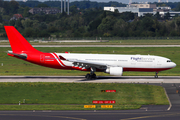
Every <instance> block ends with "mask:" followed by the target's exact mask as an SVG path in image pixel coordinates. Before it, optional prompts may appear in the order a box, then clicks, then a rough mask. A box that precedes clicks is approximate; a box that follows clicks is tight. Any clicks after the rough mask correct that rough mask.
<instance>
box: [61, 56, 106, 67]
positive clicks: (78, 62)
mask: <svg viewBox="0 0 180 120" xmlns="http://www.w3.org/2000/svg"><path fill="white" fill-rule="evenodd" d="M59 58H60V59H61V60H66V61H69V62H73V64H74V66H81V67H86V68H88V67H89V68H90V67H95V68H98V69H106V68H107V66H108V65H107V64H104V63H98V62H90V61H86V60H79V59H66V58H64V57H62V56H59Z"/></svg>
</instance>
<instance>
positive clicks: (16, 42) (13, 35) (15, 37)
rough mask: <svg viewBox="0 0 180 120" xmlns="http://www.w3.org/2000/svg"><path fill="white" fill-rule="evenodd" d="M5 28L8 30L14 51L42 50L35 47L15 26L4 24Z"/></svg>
mask: <svg viewBox="0 0 180 120" xmlns="http://www.w3.org/2000/svg"><path fill="white" fill-rule="evenodd" d="M4 28H5V30H6V34H7V36H8V39H9V42H10V45H11V48H12V51H13V53H22V52H40V51H38V50H36V49H35V48H33V47H32V46H31V44H29V42H28V41H27V40H26V39H25V38H24V37H23V36H22V35H21V34H20V33H19V32H18V31H17V30H16V28H15V27H14V26H4Z"/></svg>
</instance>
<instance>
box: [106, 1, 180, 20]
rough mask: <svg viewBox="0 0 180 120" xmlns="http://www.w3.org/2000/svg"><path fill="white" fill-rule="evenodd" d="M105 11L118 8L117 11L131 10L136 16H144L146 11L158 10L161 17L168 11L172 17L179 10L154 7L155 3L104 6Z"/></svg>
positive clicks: (154, 12)
mask: <svg viewBox="0 0 180 120" xmlns="http://www.w3.org/2000/svg"><path fill="white" fill-rule="evenodd" d="M104 10H105V11H111V12H115V10H118V12H119V13H123V12H132V13H135V14H137V16H139V17H140V16H144V15H145V14H147V13H150V14H153V15H154V14H156V13H157V12H159V14H160V15H161V16H162V17H163V16H164V15H165V14H167V13H168V12H169V14H170V16H171V17H173V16H175V15H176V14H177V15H180V12H177V11H171V7H156V4H147V3H143V4H130V5H127V6H126V7H104Z"/></svg>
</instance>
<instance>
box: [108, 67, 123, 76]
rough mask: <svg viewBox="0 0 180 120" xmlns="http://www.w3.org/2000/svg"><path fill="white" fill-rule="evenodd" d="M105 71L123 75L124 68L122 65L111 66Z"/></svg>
mask: <svg viewBox="0 0 180 120" xmlns="http://www.w3.org/2000/svg"><path fill="white" fill-rule="evenodd" d="M105 72H106V73H109V74H110V75H117V76H122V74H123V68H122V67H109V68H107V69H106V71H105Z"/></svg>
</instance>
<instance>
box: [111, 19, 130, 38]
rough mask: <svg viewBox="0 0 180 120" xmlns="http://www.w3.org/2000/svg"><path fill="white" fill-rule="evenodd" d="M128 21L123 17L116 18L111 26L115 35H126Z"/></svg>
mask: <svg viewBox="0 0 180 120" xmlns="http://www.w3.org/2000/svg"><path fill="white" fill-rule="evenodd" d="M127 30H128V23H127V22H125V21H124V20H123V19H119V20H117V22H116V23H115V24H114V27H113V33H114V35H115V36H119V37H126V36H127V34H128V31H127Z"/></svg>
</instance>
